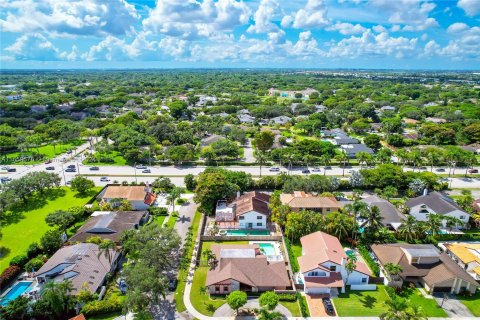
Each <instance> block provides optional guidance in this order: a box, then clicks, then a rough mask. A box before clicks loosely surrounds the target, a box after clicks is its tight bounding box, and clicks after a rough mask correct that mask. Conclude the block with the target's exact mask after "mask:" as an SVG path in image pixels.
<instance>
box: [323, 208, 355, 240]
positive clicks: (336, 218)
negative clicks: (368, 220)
mask: <svg viewBox="0 0 480 320" xmlns="http://www.w3.org/2000/svg"><path fill="white" fill-rule="evenodd" d="M326 220H327V221H326V224H325V229H326V231H327V232H328V233H329V234H331V235H334V236H335V237H337V238H339V239H344V238H345V236H346V235H347V234H348V229H349V224H350V222H349V221H348V219H347V216H346V215H344V214H341V213H339V212H333V213H331V214H330V215H328V216H327V217H326Z"/></svg>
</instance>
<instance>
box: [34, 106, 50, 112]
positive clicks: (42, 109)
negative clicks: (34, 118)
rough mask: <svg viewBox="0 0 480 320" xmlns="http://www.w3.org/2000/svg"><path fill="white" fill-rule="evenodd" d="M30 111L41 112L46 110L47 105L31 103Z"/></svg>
mask: <svg viewBox="0 0 480 320" xmlns="http://www.w3.org/2000/svg"><path fill="white" fill-rule="evenodd" d="M30 111H32V112H33V113H42V112H46V111H47V106H43V105H33V106H31V107H30Z"/></svg>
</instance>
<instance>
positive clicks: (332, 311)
mask: <svg viewBox="0 0 480 320" xmlns="http://www.w3.org/2000/svg"><path fill="white" fill-rule="evenodd" d="M322 302H323V306H324V307H325V311H326V312H327V313H328V314H330V315H334V314H335V309H334V308H333V304H332V301H331V300H330V298H322Z"/></svg>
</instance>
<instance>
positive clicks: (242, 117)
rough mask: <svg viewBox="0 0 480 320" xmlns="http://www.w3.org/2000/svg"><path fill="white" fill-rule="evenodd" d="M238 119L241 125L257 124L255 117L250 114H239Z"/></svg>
mask: <svg viewBox="0 0 480 320" xmlns="http://www.w3.org/2000/svg"><path fill="white" fill-rule="evenodd" d="M237 119H238V121H240V122H241V123H247V124H253V123H255V117H253V116H251V115H249V114H244V113H241V114H238V115H237Z"/></svg>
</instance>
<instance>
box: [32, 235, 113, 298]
mask: <svg viewBox="0 0 480 320" xmlns="http://www.w3.org/2000/svg"><path fill="white" fill-rule="evenodd" d="M100 252H101V251H100V250H99V247H98V245H97V244H94V243H78V244H74V245H71V246H66V247H63V248H60V249H58V251H57V252H55V254H54V255H53V256H52V257H51V258H50V259H48V261H47V262H46V263H45V264H44V265H43V266H42V267H41V268H40V269H39V270H38V271H37V272H35V277H36V278H37V281H38V282H39V283H45V282H47V281H55V282H61V281H64V280H69V281H71V283H72V285H73V291H72V294H77V293H79V292H80V291H81V290H82V289H83V286H84V284H85V283H86V284H87V287H88V289H89V291H90V292H91V293H95V292H97V291H98V290H99V288H100V287H101V286H102V285H103V283H104V282H105V278H106V276H107V274H109V273H111V272H112V271H113V270H115V268H116V265H117V260H118V257H119V256H120V254H119V253H118V252H117V251H115V250H109V254H110V259H109V258H108V256H105V254H103V253H100Z"/></svg>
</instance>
